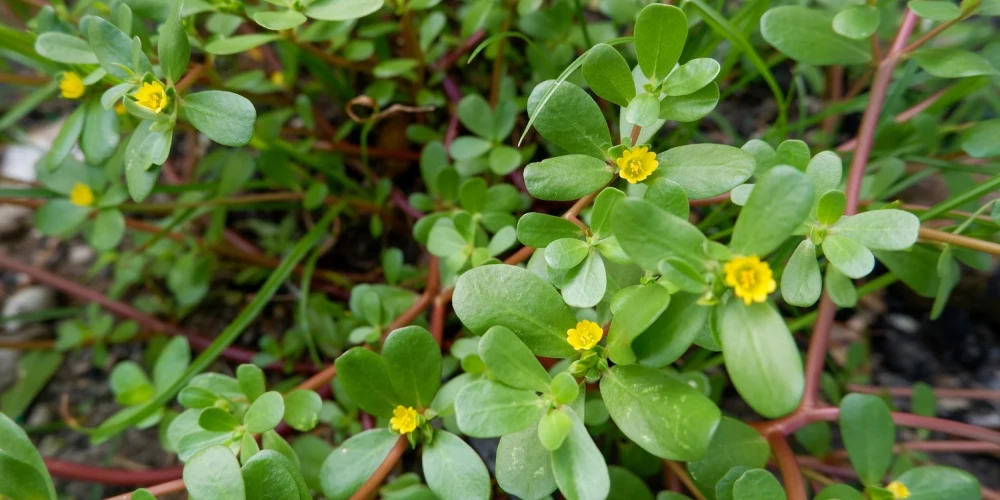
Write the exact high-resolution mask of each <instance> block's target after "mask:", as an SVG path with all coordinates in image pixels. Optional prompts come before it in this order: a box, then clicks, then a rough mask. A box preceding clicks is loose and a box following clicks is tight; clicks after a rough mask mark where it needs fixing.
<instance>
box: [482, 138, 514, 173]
mask: <svg viewBox="0 0 1000 500" xmlns="http://www.w3.org/2000/svg"><path fill="white" fill-rule="evenodd" d="M489 162H490V170H491V171H493V173H494V174H497V175H507V174H509V173H511V172H513V171H515V170H517V167H520V166H521V152H520V151H518V150H517V149H514V148H512V147H510V146H503V145H500V146H496V147H494V148H493V149H492V150H490V155H489Z"/></svg>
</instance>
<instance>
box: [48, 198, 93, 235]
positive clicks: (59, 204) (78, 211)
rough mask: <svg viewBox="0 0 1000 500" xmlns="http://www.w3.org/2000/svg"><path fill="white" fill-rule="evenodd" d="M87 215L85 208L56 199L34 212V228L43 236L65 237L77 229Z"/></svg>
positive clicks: (88, 210)
mask: <svg viewBox="0 0 1000 500" xmlns="http://www.w3.org/2000/svg"><path fill="white" fill-rule="evenodd" d="M89 214H90V209H89V208H87V207H81V206H77V205H75V204H73V203H72V202H71V201H69V200H67V199H65V198H56V199H54V200H51V201H48V202H46V203H45V204H44V205H42V206H41V207H40V208H39V209H38V211H37V212H35V227H37V228H38V230H39V231H41V232H42V234H45V235H49V236H66V235H68V234H69V233H71V232H72V231H74V230H76V229H79V227H80V225H81V224H83V222H84V221H85V220H87V216H88V215H89Z"/></svg>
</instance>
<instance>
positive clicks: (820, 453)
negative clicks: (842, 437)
mask: <svg viewBox="0 0 1000 500" xmlns="http://www.w3.org/2000/svg"><path fill="white" fill-rule="evenodd" d="M795 439H796V440H797V441H798V442H799V443H800V444H802V447H803V448H805V449H806V451H808V452H809V454H810V455H812V456H814V457H816V458H823V457H826V455H827V454H828V453H830V444H831V441H832V440H833V436H832V434H831V431H830V424H828V423H826V422H813V423H811V424H808V425H806V426H804V427H802V428H801V429H799V430H797V431H795Z"/></svg>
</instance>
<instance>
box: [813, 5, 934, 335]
mask: <svg viewBox="0 0 1000 500" xmlns="http://www.w3.org/2000/svg"><path fill="white" fill-rule="evenodd" d="M916 25H917V15H916V14H915V13H914V12H913V11H912V10H910V9H909V8H907V9H906V14H905V15H904V16H903V22H902V24H900V26H899V32H897V33H896V39H895V40H894V41H893V43H892V48H890V49H889V53H888V54H887V55H886V56H885V59H883V60H882V62H880V63H879V64H878V69H876V70H875V78H874V80H873V82H872V87H871V91H869V92H868V107H867V108H865V113H864V115H863V116H862V118H861V128H860V130H859V131H858V147H857V151H855V153H854V158H852V159H851V169H850V173H849V174H848V176H847V193H846V194H847V206H846V208H845V211H844V213H845V214H847V215H853V214H856V213H857V212H858V194H859V193H860V192H861V179H862V178H863V177H864V175H865V167H867V166H868V157H869V156H870V155H871V152H872V146H873V145H874V143H875V127H876V126H877V125H878V119H879V115H881V114H882V106H883V104H884V103H885V96H886V93H887V92H888V91H889V83H890V82H891V81H892V72H893V70H895V69H896V65H897V64H898V63H899V60H900V58H901V57H902V55H903V49H904V48H905V47H906V40H907V39H909V38H910V34H911V33H913V28H914V27H915V26H916ZM824 347H825V344H824ZM824 351H825V349H824Z"/></svg>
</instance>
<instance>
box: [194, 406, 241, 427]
mask: <svg viewBox="0 0 1000 500" xmlns="http://www.w3.org/2000/svg"><path fill="white" fill-rule="evenodd" d="M239 425H240V421H239V420H236V417H234V416H233V415H232V414H230V413H229V412H228V411H226V410H223V409H221V408H216V407H214V406H210V407H208V408H205V409H204V410H202V411H201V414H200V415H198V427H201V428H202V429H205V430H206V431H212V432H230V431H233V430H234V429H236V428H237V427H239Z"/></svg>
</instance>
